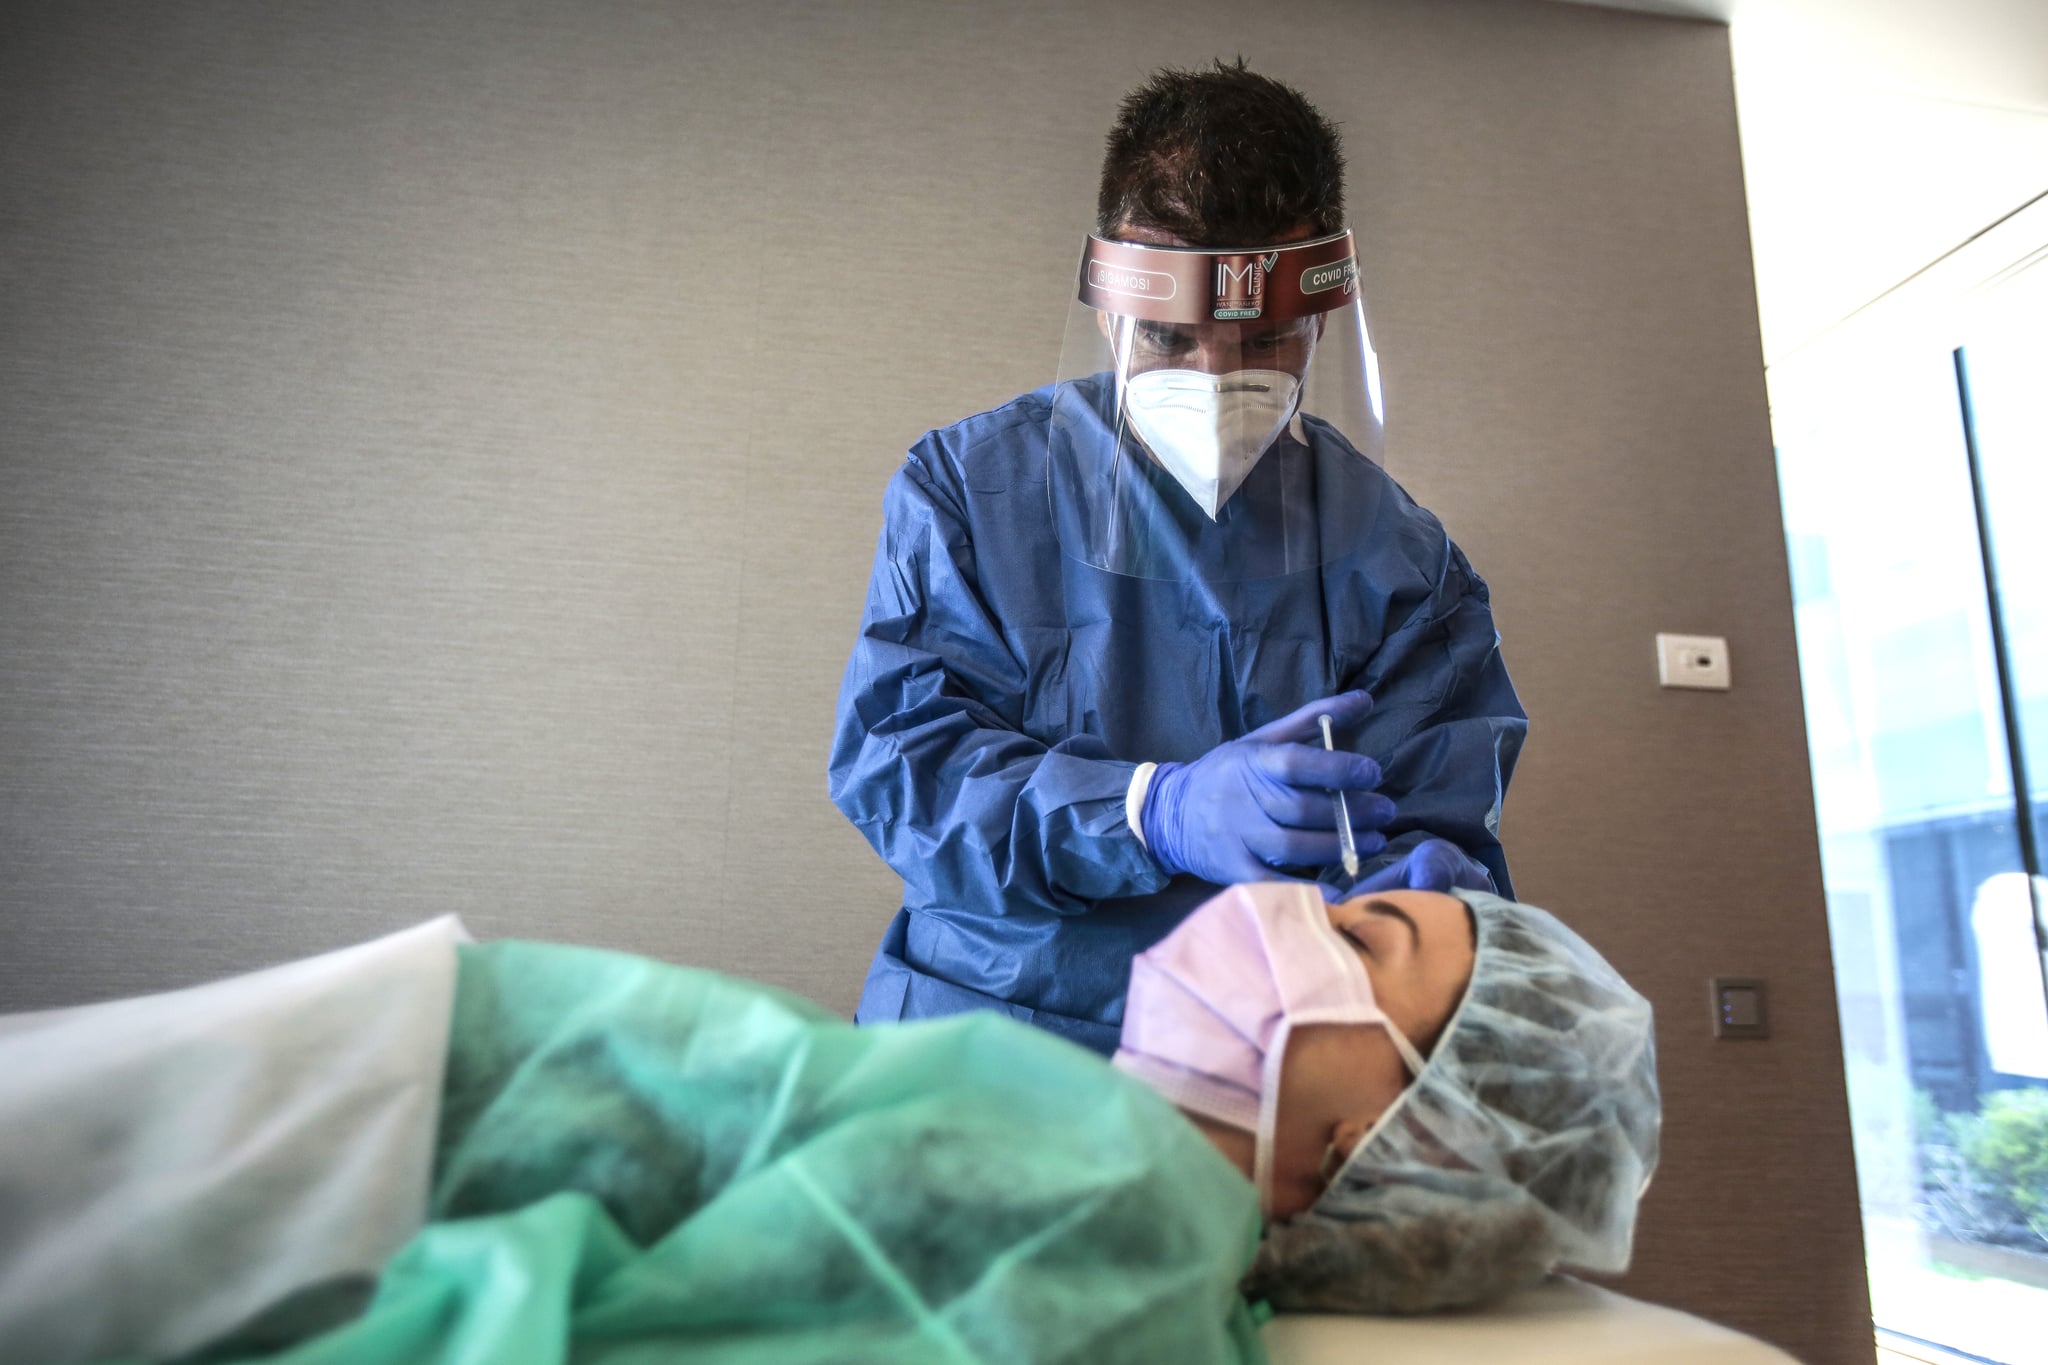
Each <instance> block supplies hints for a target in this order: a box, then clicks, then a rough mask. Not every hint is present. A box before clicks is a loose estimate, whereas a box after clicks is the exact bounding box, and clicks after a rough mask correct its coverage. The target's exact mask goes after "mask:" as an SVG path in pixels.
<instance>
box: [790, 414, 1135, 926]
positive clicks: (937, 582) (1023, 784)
mask: <svg viewBox="0 0 2048 1365" xmlns="http://www.w3.org/2000/svg"><path fill="white" fill-rule="evenodd" d="M978 574H979V566H978V564H977V561H976V557H975V549H974V546H973V544H972V543H971V540H970V537H969V534H968V530H967V524H966V519H965V517H964V515H963V512H962V510H961V508H960V507H959V505H958V503H957V502H956V501H955V499H954V498H953V497H952V496H951V495H950V494H949V493H948V491H947V490H946V489H944V488H943V487H941V486H940V484H939V483H938V481H937V480H935V479H934V478H933V477H932V474H931V471H930V470H929V469H928V468H927V467H926V466H925V464H924V463H923V462H922V460H921V458H920V456H919V454H918V452H917V451H913V452H912V453H911V456H910V459H909V460H908V461H907V462H906V463H905V464H904V466H903V467H902V469H901V470H899V471H898V473H897V475H896V477H895V478H894V479H892V480H891V481H890V484H889V488H888V492H887V493H886V494H885V496H884V500H883V520H882V534H881V542H880V544H879V545H878V546H877V548H876V552H875V565H874V572H873V575H872V577H871V578H870V580H869V584H868V595H867V605H866V608H865V610H864V611H863V613H862V618H861V629H860V637H859V639H858V640H857V641H856V643H855V645H854V649H853V655H852V657H851V658H850V659H849V660H848V662H847V666H846V675H845V679H844V681H843V683H842V684H841V687H840V692H839V711H838V721H837V730H836V734H835V736H834V740H833V747H832V762H831V768H830V773H829V786H830V791H831V796H832V800H833V802H834V804H836V805H837V806H838V807H839V809H840V810H841V811H843V812H844V813H845V814H846V816H847V818H848V819H849V820H851V821H852V822H853V823H854V825H855V826H856V827H857V828H858V829H859V830H860V831H861V833H862V834H863V835H864V836H865V837H866V838H867V841H868V842H869V843H870V844H871V845H873V846H874V849H875V851H876V852H877V853H879V854H881V856H882V859H883V861H885V862H886V863H888V864H889V866H890V867H892V868H894V869H895V871H896V873H897V874H898V875H899V876H901V877H902V878H903V880H904V883H905V887H906V900H907V901H908V902H909V903H911V904H922V905H953V906H967V907H973V908H975V909H978V910H987V911H991V912H997V911H1000V910H1002V909H1003V908H1005V907H1006V906H1011V905H1017V904H1020V903H1021V904H1026V905H1031V906H1037V907H1042V908H1045V909H1049V910H1052V911H1054V912H1056V913H1060V914H1079V913H1081V912H1084V911H1086V910H1088V909H1089V908H1090V907H1091V905H1092V904H1093V903H1094V902H1096V901H1098V900H1106V899H1110V898H1113V897H1122V896H1134V895H1144V894H1148V893H1150V892H1153V891H1157V890H1158V889H1159V888H1161V887H1162V886H1164V885H1165V884H1166V882H1167V880H1168V878H1167V875H1166V873H1165V872H1164V871H1163V870H1161V868H1160V867H1159V865H1158V864H1157V863H1156V862H1154V861H1153V859H1152V856H1151V855H1150V854H1149V853H1147V852H1146V851H1145V848H1144V845H1143V844H1142V843H1140V842H1139V841H1138V838H1137V836H1136V835H1135V834H1133V833H1132V832H1131V829H1130V826H1129V824H1128V823H1127V821H1126V820H1125V817H1124V796H1125V793H1126V791H1127V790H1128V788H1129V787H1130V782H1131V776H1132V774H1133V773H1134V772H1135V771H1136V769H1137V766H1138V765H1137V764H1136V763H1135V762H1131V761H1125V760H1122V759H1119V758H1117V757H1116V756H1115V755H1113V754H1111V753H1110V752H1109V749H1108V747H1107V746H1106V745H1105V744H1104V743H1103V742H1102V741H1101V740H1100V739H1098V738H1096V737H1094V736H1091V735H1086V734H1075V735H1069V736H1065V737H1063V738H1060V739H1058V740H1057V741H1056V742H1054V743H1051V744H1047V743H1043V742H1041V741H1040V740H1038V739H1036V738H1034V737H1032V736H1031V735H1028V734H1026V733H1024V730H1023V716H1024V712H1025V701H1026V695H1025V688H1026V681H1027V666H1026V663H1025V661H1023V660H1020V659H1019V657H1018V656H1017V653H1016V652H1015V651H1014V650H1013V649H1012V647H1011V645H1010V643H1009V642H1008V641H1007V640H1006V639H1005V637H1004V633H1003V630H1002V628H1001V625H1000V623H999V621H998V620H997V618H996V616H995V614H994V613H993V611H992V610H991V609H990V607H989V605H988V603H987V601H986V599H985V598H984V596H983V594H982V592H981V590H980V584H979V577H978Z"/></svg>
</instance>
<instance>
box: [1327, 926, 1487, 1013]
mask: <svg viewBox="0 0 2048 1365" xmlns="http://www.w3.org/2000/svg"><path fill="white" fill-rule="evenodd" d="M1329 916H1330V923H1331V924H1332V925H1333V926H1335V927H1336V928H1337V929H1338V930H1339V932H1341V933H1343V934H1344V936H1345V937H1346V938H1347V939H1348V940H1350V941H1351V943H1352V945H1353V947H1354V948H1355V949H1356V951H1357V952H1358V955H1359V960H1360V962H1361V963H1362V964H1363V965H1364V967H1365V971H1366V975H1367V976H1368V977H1369V978H1371V980H1372V985H1373V996H1374V998H1375V999H1376V1000H1377V1001H1378V1002H1379V1006H1380V1008H1381V1009H1382V1010H1384V1011H1386V1013H1387V1016H1388V1018H1389V1019H1390V1020H1392V1021H1393V1024H1394V1026H1395V1027H1396V1028H1398V1029H1400V1030H1401V1031H1402V1033H1403V1034H1405V1035H1407V1037H1408V1039H1409V1041H1411V1042H1413V1043H1414V1044H1415V1045H1416V1047H1418V1048H1420V1049H1421V1050H1422V1051H1424V1052H1427V1051H1429V1049H1430V1048H1431V1047H1432V1046H1433V1045H1434V1043H1435V1041H1436V1040H1437V1038H1438V1037H1439V1036H1440V1035H1441V1034H1442V1032H1443V1030H1444V1027H1445V1026H1446V1025H1447V1024H1448V1023H1449V1022H1450V1019H1451V1016H1452V1015H1453V1014H1454V1013H1455V1012H1456V1010H1457V1007H1458V1002H1459V1001H1461V1000H1462V999H1464V995H1465V988H1466V986H1467V985H1468V984H1469V983H1470V981H1471V979H1472V968H1473V964H1474V961H1475V958H1476V930H1475V928H1474V925H1473V919H1472V912H1471V909H1470V908H1469V907H1468V906H1467V905H1466V904H1465V903H1464V902H1463V901H1461V900H1459V899H1458V898H1457V897H1456V896H1449V895H1445V894H1443V893H1441V892H1436V891H1408V890H1400V891H1381V892H1375V893H1373V894H1371V895H1366V896H1356V897H1353V898H1351V899H1349V900H1344V901H1339V902H1338V903H1336V904H1335V905H1332V906H1331V907H1329Z"/></svg>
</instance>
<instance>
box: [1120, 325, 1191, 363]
mask: <svg viewBox="0 0 2048 1365" xmlns="http://www.w3.org/2000/svg"><path fill="white" fill-rule="evenodd" d="M1133 335H1134V336H1135V337H1136V339H1137V343H1138V349H1139V350H1142V351H1145V352H1147V353H1148V354H1151V355H1180V354H1182V353H1183V352H1185V351H1187V350H1188V349H1189V348H1191V347H1192V346H1193V345H1194V344H1195V339H1194V338H1193V337H1192V336H1190V335H1189V334H1188V332H1187V330H1186V329H1185V328H1182V327H1176V326H1174V325H1173V324H1172V323H1170V322H1141V323H1139V324H1138V325H1137V327H1136V329H1135V331H1134V332H1133Z"/></svg>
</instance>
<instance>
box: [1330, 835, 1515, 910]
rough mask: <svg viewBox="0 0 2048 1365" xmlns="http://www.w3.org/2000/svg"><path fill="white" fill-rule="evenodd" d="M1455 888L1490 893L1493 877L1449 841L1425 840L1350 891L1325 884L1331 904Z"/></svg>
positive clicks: (1350, 888) (1355, 885)
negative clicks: (1379, 894) (1384, 893)
mask: <svg viewBox="0 0 2048 1365" xmlns="http://www.w3.org/2000/svg"><path fill="white" fill-rule="evenodd" d="M1454 886H1459V887H1464V888H1465V889H1466V890H1468V891H1491V890H1493V874H1492V873H1490V872H1488V871H1487V870H1486V868H1485V866H1484V865H1483V864H1481V863H1479V862H1477V861H1476V860H1474V859H1472V858H1469V857H1467V856H1466V855H1465V850H1463V849H1461V848H1459V847H1458V846H1457V845H1456V844H1454V843H1452V842H1451V841H1450V840H1449V839H1424V840H1423V841H1422V842H1421V843H1419V844H1417V845H1416V846H1415V847H1414V848H1411V849H1409V850H1408V855H1407V856H1406V857H1404V858H1396V859H1395V860H1394V861H1393V862H1391V863H1388V864H1387V865H1386V866H1385V867H1383V868H1381V869H1380V870H1379V871H1377V872H1374V873H1372V874H1370V875H1368V876H1365V877H1361V878H1360V879H1359V880H1358V881H1356V882H1354V883H1353V884H1352V885H1350V886H1348V887H1335V886H1331V885H1330V884H1329V883H1328V882H1324V883H1322V887H1323V896H1324V898H1325V899H1327V900H1330V901H1341V900H1349V899H1350V898H1351V897H1353V896H1364V895H1370V894H1371V893H1372V892H1375V891H1401V890H1408V891H1449V890H1450V889H1451V888H1452V887H1454Z"/></svg>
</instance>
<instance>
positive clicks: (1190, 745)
mask: <svg viewBox="0 0 2048 1365" xmlns="http://www.w3.org/2000/svg"><path fill="white" fill-rule="evenodd" d="M1248 127H1249V128H1255V129H1262V130H1265V138H1264V141H1262V142H1259V143H1258V145H1256V146H1254V147H1252V148H1251V149H1250V150H1249V151H1248V150H1247V149H1246V147H1245V145H1244V144H1245V139H1244V138H1243V137H1242V136H1241V135H1240V134H1241V132H1242V130H1244V129H1246V128H1248ZM1098 221H1099V231H1098V233H1097V234H1096V235H1095V236H1092V237H1090V238H1089V241H1088V244H1087V248H1086V250H1085V252H1084V257H1083V261H1082V267H1081V271H1080V278H1079V285H1078V290H1077V299H1076V303H1075V305H1074V312H1073V316H1071V317H1070V319H1069V325H1068V330H1067V341H1066V344H1065V346H1064V347H1063V351H1062V359H1061V373H1060V378H1059V380H1058V381H1057V382H1055V383H1054V384H1052V385H1049V386H1047V387H1046V388H1042V389H1038V390H1035V391H1033V392H1031V393H1027V394H1024V395H1022V396H1021V397H1019V398H1017V399H1015V400H1013V401H1011V402H1010V403H1008V404H1005V405H1004V406H1003V407H1000V408H998V409H996V410H994V411H993V412H987V413H983V414H980V415H978V416H975V417H970V418H968V419H966V420H964V421H961V422H958V423H956V424H954V425H953V426H951V427H947V428H945V429H942V430H939V431H934V432H932V433H930V434H928V435H926V436H925V437H924V438H923V439H922V440H921V441H919V442H918V443H917V444H916V446H914V447H913V448H912V449H911V451H910V453H909V456H908V458H907V459H906V461H905V463H904V465H903V467H902V468H901V469H900V470H899V471H898V472H897V474H896V475H895V477H894V478H893V479H892V480H891V481H890V484H889V486H888V489H887V492H886V494H885V496H884V500H883V526H882V533H881V540H880V544H879V546H878V547H877V550H876V555H875V567H874V573H873V576H872V579H871V581H870V583H869V588H868V595H867V604H866V609H865V611H864V613H863V618H862V622H861V630H860V636H859V639H858V641H857V642H856V644H855V646H854V650H853V654H852V657H851V659H850V660H849V662H848V664H847V670H846V676H845V681H844V684H843V686H842V689H841V692H840V699H839V718H838V726H837V733H836V736H835V740H834V745H833V752H832V759H831V771H830V787H831V793H832V798H833V800H834V801H835V802H836V803H837V804H838V806H839V807H840V809H841V810H842V811H844V812H845V813H846V815H847V817H848V818H849V819H850V820H852V821H853V822H854V824H855V825H856V826H857V827H858V828H859V829H860V830H861V832H862V833H863V834H864V835H865V836H866V837H867V839H868V841H869V842H870V843H871V844H872V845H873V846H874V847H875V850H876V851H877V852H878V853H880V854H881V855H882V857H883V858H884V859H885V860H886V861H887V862H888V863H889V865H890V866H891V867H892V868H894V869H895V870H896V871H897V873H899V874H900V875H901V876H902V878H903V882H904V899H903V906H902V908H901V909H900V910H899V911H898V912H897V914H896V916H895V918H894V920H893V921H892V922H891V923H890V925H889V927H888V929H887V931H886V933H885V934H884V936H883V939H882V942H881V945H880V948H879V949H878V950H877V952H876V955H875V960H874V964H873V966H872V968H871V969H870V971H869V974H868V979H867V983H866V987H865V989H864V991H863V993H862V997H861V1002H860V1008H859V1013H858V1018H859V1019H860V1020H861V1022H863V1023H871V1022H876V1021H882V1020H895V1019H910V1018H920V1017H927V1016H932V1015H942V1014H951V1013H957V1012H960V1011H964V1010H971V1009H996V1010H1000V1011H1003V1012H1006V1013H1009V1014H1011V1015H1013V1016H1016V1017H1019V1018H1022V1019H1024V1020H1027V1021H1029V1022H1031V1023H1034V1024H1036V1025H1039V1026H1040V1027H1043V1028H1046V1029H1048V1030H1050V1031H1052V1032H1055V1033H1057V1034H1060V1035H1063V1036H1065V1037H1068V1038H1070V1039H1072V1040H1074V1041H1076V1042H1079V1043H1082V1044H1084V1045H1086V1046H1088V1047H1091V1048H1094V1049H1095V1050H1097V1051H1099V1052H1102V1053H1105V1054H1106V1053H1109V1052H1111V1051H1113V1050H1114V1048H1115V1046H1116V1041H1117V1035H1118V1030H1119V1027H1120V1025H1121V1022H1122V1010H1123V997H1124V989H1125V983H1126V980H1127V978H1128V976H1129V971H1130V962H1131V959H1132V957H1133V956H1135V955H1136V954H1137V953H1139V952H1142V951H1143V950H1144V949H1146V948H1147V947H1149V946H1151V944H1153V943H1154V942H1156V941H1157V940H1158V939H1160V938H1161V937H1163V936H1164V935H1165V934H1166V933H1167V931H1169V930H1170V929H1171V928H1173V926H1174V925H1175V924H1177V923H1178V922H1179V921H1180V919H1181V918H1182V917H1183V916H1184V915H1185V914H1186V913H1187V912H1188V911H1189V910H1191V909H1192V908H1193V907H1194V906H1196V905H1197V904H1199V903H1200V902H1201V901H1203V900H1205V899H1206V898H1208V897H1209V896H1211V895H1213V894H1214V893H1215V891H1216V890H1217V888H1218V885H1219V884H1221V883H1224V882H1228V881H1237V880H1247V879H1252V878H1256V877H1279V876H1296V877H1303V878H1320V879H1321V880H1323V881H1324V882H1325V883H1326V885H1329V886H1331V887H1332V888H1333V889H1343V888H1347V887H1353V886H1363V887H1370V886H1385V885H1395V884H1399V885H1420V886H1431V887H1435V888H1437V889H1444V888H1446V887H1448V886H1450V885H1452V884H1458V885H1466V886H1480V887H1484V886H1487V885H1488V884H1490V885H1491V886H1492V888H1493V889H1496V890H1498V891H1499V892H1501V893H1502V894H1504V895H1511V894H1512V890H1513V888H1512V886H1511V884H1510V882H1509V880H1508V869H1507V865H1506V861H1505V859H1504V857H1503V855H1502V852H1501V846H1500V840H1499V837H1498V834H1499V822H1500V815H1501V805H1502V801H1503V798H1504V796H1505V794H1506V791H1507V786H1508V781H1509V778H1510V776H1511V774H1512V773H1513V770H1514V765H1515V759H1516V756H1517V754H1518V753H1519V751H1520V748H1521V743H1522V739H1523V736H1524V734H1525V731H1526V728H1527V719H1526V717H1525V715H1524V713H1523V711H1522V708H1521V706H1520V704H1519V703H1518V702H1517V700H1516V697H1515V692H1514V688H1513V685H1512V684H1511V683H1510V681H1509V679H1508V674H1507V670H1506V668H1505V666H1504V665H1503V663H1502V661H1501V656H1500V652H1499V647H1498V646H1499V637H1498V635H1497V633H1496V631H1495V628H1494V622H1493V617H1492V613H1491V610H1490V608H1489V605H1488V600H1487V591H1486V585H1485V583H1484V582H1483V581H1482V580H1481V579H1480V577H1479V576H1478V574H1476V573H1475V572H1474V571H1473V569H1472V567H1471V565H1470V564H1469V563H1468V562H1467V561H1466V558H1465V556H1464V554H1463V553H1462V552H1461V551H1460V550H1459V549H1458V547H1457V546H1456V545H1455V544H1453V543H1452V541H1451V540H1450V539H1449V537H1448V536H1447V535H1446V534H1445V532H1444V529H1443V527H1442V526H1441V525H1440V524H1439V523H1438V521H1437V520H1436V518H1435V517H1434V516H1432V515H1431V514H1430V513H1429V512H1428V511H1426V510H1425V509H1423V508H1422V507H1420V506H1418V505H1417V504H1416V503H1415V502H1414V501H1413V500H1412V499H1411V498H1410V497H1409V496H1408V495H1407V493H1405V492H1404V491H1403V490H1402V489H1401V487H1400V486H1399V485H1398V484H1397V483H1396V482H1395V481H1394V480H1393V479H1392V478H1391V477H1389V475H1388V474H1387V473H1386V471H1385V468H1384V452H1383V447H1382V444H1381V435H1380V420H1379V419H1380V411H1379V409H1380V396H1379V391H1378V370H1377V363H1376V359H1375V358H1374V356H1373V353H1372V350H1371V344H1370V341H1369V339H1368V338H1367V336H1366V333H1365V323H1364V312H1363V308H1362V304H1361V301H1360V300H1359V299H1358V296H1357V288H1356V286H1357V269H1356V261H1355V257H1354V255H1353V247H1352V242H1351V237H1350V234H1349V233H1348V232H1345V231H1343V229H1342V221H1343V204H1342V176H1341V159H1340V158H1339V156H1338V153H1337V147H1336V136H1335V131H1334V129H1333V128H1332V127H1331V125H1330V124H1329V123H1328V122H1327V120H1325V119H1323V118H1322V116H1321V115H1320V114H1318V113H1317V112H1316V111H1315V110H1314V108H1313V106H1311V105H1309V104H1308V102H1307V101H1306V100H1305V99H1304V98H1303V97H1302V96H1301V95H1300V94H1299V93H1298V92H1295V91H1293V90H1291V89H1290V88H1288V87H1286V86H1284V85H1281V84H1279V83H1278V82H1275V81H1271V80H1269V79H1267V78H1265V77H1262V76H1259V75H1257V74H1256V73H1253V72H1250V71H1248V70H1246V69H1245V68H1244V67H1243V64H1242V63H1241V62H1240V63H1238V64H1236V65H1235V66H1227V65H1223V64H1221V63H1219V64H1218V65H1217V66H1216V67H1215V68H1214V69H1212V70H1208V71H1197V72H1178V71H1166V72H1162V73H1159V74H1158V75H1157V76H1155V77H1154V78H1153V80H1152V81H1150V82H1148V84H1147V85H1146V86H1143V87H1141V88H1140V89H1139V90H1138V91H1135V92H1133V94H1132V95H1131V96H1130V97H1129V98H1128V99H1127V100H1126V101H1125V104H1124V108H1123V111H1122V116H1121V117H1120V119H1119V122H1118V125H1117V128H1116V129H1115V130H1113V131H1112V134H1111V137H1110V150H1109V155H1108V157H1107V159H1106V161H1105V165H1104V175H1103V193H1102V203H1101V213H1100V217H1099V220H1098ZM1325 715H1327V716H1328V717H1329V718H1330V719H1331V721H1332V722H1333V727H1332V732H1333V739H1334V742H1335V749H1336V752H1324V745H1323V739H1322V734H1321V731H1320V729H1319V726H1318V717H1319V716H1325ZM1333 789H1342V790H1344V791H1345V794H1346V797H1347V803H1348V806H1349V813H1350V816H1351V822H1352V825H1353V827H1354V830H1355V835H1356V843H1357V847H1358V850H1359V852H1360V853H1361V854H1363V855H1366V857H1365V859H1364V865H1363V866H1362V867H1361V869H1360V872H1359V874H1358V876H1357V877H1355V878H1354V877H1352V876H1351V875H1349V874H1348V873H1346V872H1345V871H1343V870H1342V869H1340V868H1339V867H1337V866H1336V864H1337V862H1338V843H1337V838H1336V816H1335V814H1334V803H1333V798H1332V791H1333Z"/></svg>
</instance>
